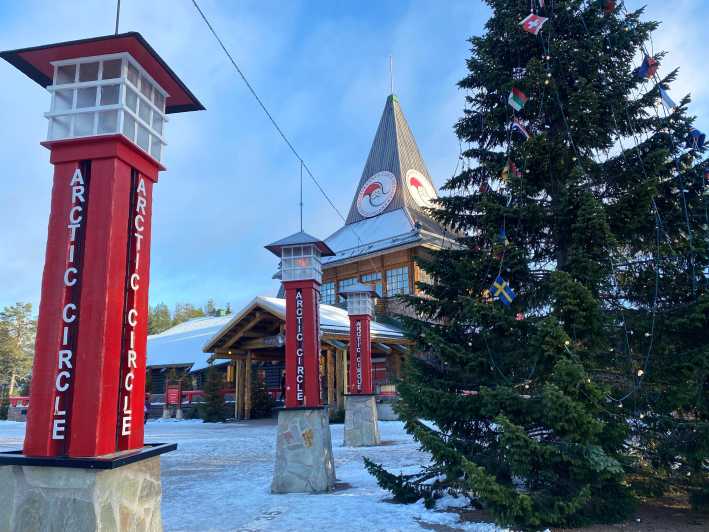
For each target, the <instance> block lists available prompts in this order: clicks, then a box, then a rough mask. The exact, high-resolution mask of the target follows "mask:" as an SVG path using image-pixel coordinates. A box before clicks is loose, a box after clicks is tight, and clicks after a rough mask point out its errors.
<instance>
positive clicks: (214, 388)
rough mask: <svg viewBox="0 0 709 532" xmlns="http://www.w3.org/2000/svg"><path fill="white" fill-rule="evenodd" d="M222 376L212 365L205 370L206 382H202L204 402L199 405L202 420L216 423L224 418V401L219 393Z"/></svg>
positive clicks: (222, 384) (222, 385)
mask: <svg viewBox="0 0 709 532" xmlns="http://www.w3.org/2000/svg"><path fill="white" fill-rule="evenodd" d="M222 388H224V377H223V376H222V374H221V373H220V372H219V370H217V368H215V367H214V366H210V367H209V369H208V370H207V382H205V383H204V395H205V402H204V403H203V404H201V405H200V413H201V418H202V421H204V422H205V423H217V422H222V421H225V420H226V403H225V402H224V396H223V395H222V394H221V391H222Z"/></svg>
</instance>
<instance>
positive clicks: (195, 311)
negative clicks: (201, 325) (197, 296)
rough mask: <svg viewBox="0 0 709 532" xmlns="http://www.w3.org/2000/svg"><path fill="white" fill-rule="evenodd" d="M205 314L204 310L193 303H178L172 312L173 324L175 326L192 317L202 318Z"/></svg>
mask: <svg viewBox="0 0 709 532" xmlns="http://www.w3.org/2000/svg"><path fill="white" fill-rule="evenodd" d="M204 315H205V314H204V311H203V310H202V309H201V308H199V307H196V306H195V305H193V304H192V303H177V304H176V305H175V311H174V312H173V314H172V326H173V327H174V326H175V325H179V324H180V323H183V322H185V321H188V320H191V319H192V318H201V317H202V316H204Z"/></svg>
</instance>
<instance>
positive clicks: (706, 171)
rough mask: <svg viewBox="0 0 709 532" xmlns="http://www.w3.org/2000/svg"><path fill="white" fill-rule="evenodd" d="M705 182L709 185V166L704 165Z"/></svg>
mask: <svg viewBox="0 0 709 532" xmlns="http://www.w3.org/2000/svg"><path fill="white" fill-rule="evenodd" d="M704 184H705V185H707V186H709V166H705V167H704Z"/></svg>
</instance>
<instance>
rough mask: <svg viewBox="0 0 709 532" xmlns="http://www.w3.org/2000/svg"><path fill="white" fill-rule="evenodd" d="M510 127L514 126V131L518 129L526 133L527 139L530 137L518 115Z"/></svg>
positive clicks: (523, 133)
mask: <svg viewBox="0 0 709 532" xmlns="http://www.w3.org/2000/svg"><path fill="white" fill-rule="evenodd" d="M510 127H511V128H512V131H517V132H519V133H521V134H522V135H524V138H525V139H529V137H530V135H529V132H528V131H527V130H526V129H525V127H524V126H523V125H522V122H520V121H519V120H518V119H517V118H516V117H515V119H514V120H513V121H512V123H511V124H510Z"/></svg>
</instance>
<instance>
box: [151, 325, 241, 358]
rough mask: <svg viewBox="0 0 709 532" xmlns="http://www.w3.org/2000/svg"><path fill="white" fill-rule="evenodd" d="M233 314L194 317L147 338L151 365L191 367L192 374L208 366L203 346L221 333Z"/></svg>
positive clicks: (207, 356)
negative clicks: (218, 332) (217, 333)
mask: <svg viewBox="0 0 709 532" xmlns="http://www.w3.org/2000/svg"><path fill="white" fill-rule="evenodd" d="M231 318H232V316H231V315H227V316H218V317H205V318H194V319H192V320H189V321H186V322H184V323H180V324H179V325H175V326H174V327H171V328H170V329H168V330H166V331H163V332H161V333H160V334H152V335H150V336H148V362H147V365H148V366H157V367H159V366H189V365H190V364H191V365H192V371H196V370H199V369H204V368H206V367H207V366H208V363H207V359H208V358H209V354H208V353H203V352H202V346H203V345H204V344H205V342H206V341H207V340H209V339H210V338H211V337H212V336H214V334H215V333H216V332H217V331H219V330H220V329H221V328H222V327H223V326H224V325H225V324H226V323H228V322H229V320H230V319H231Z"/></svg>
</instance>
